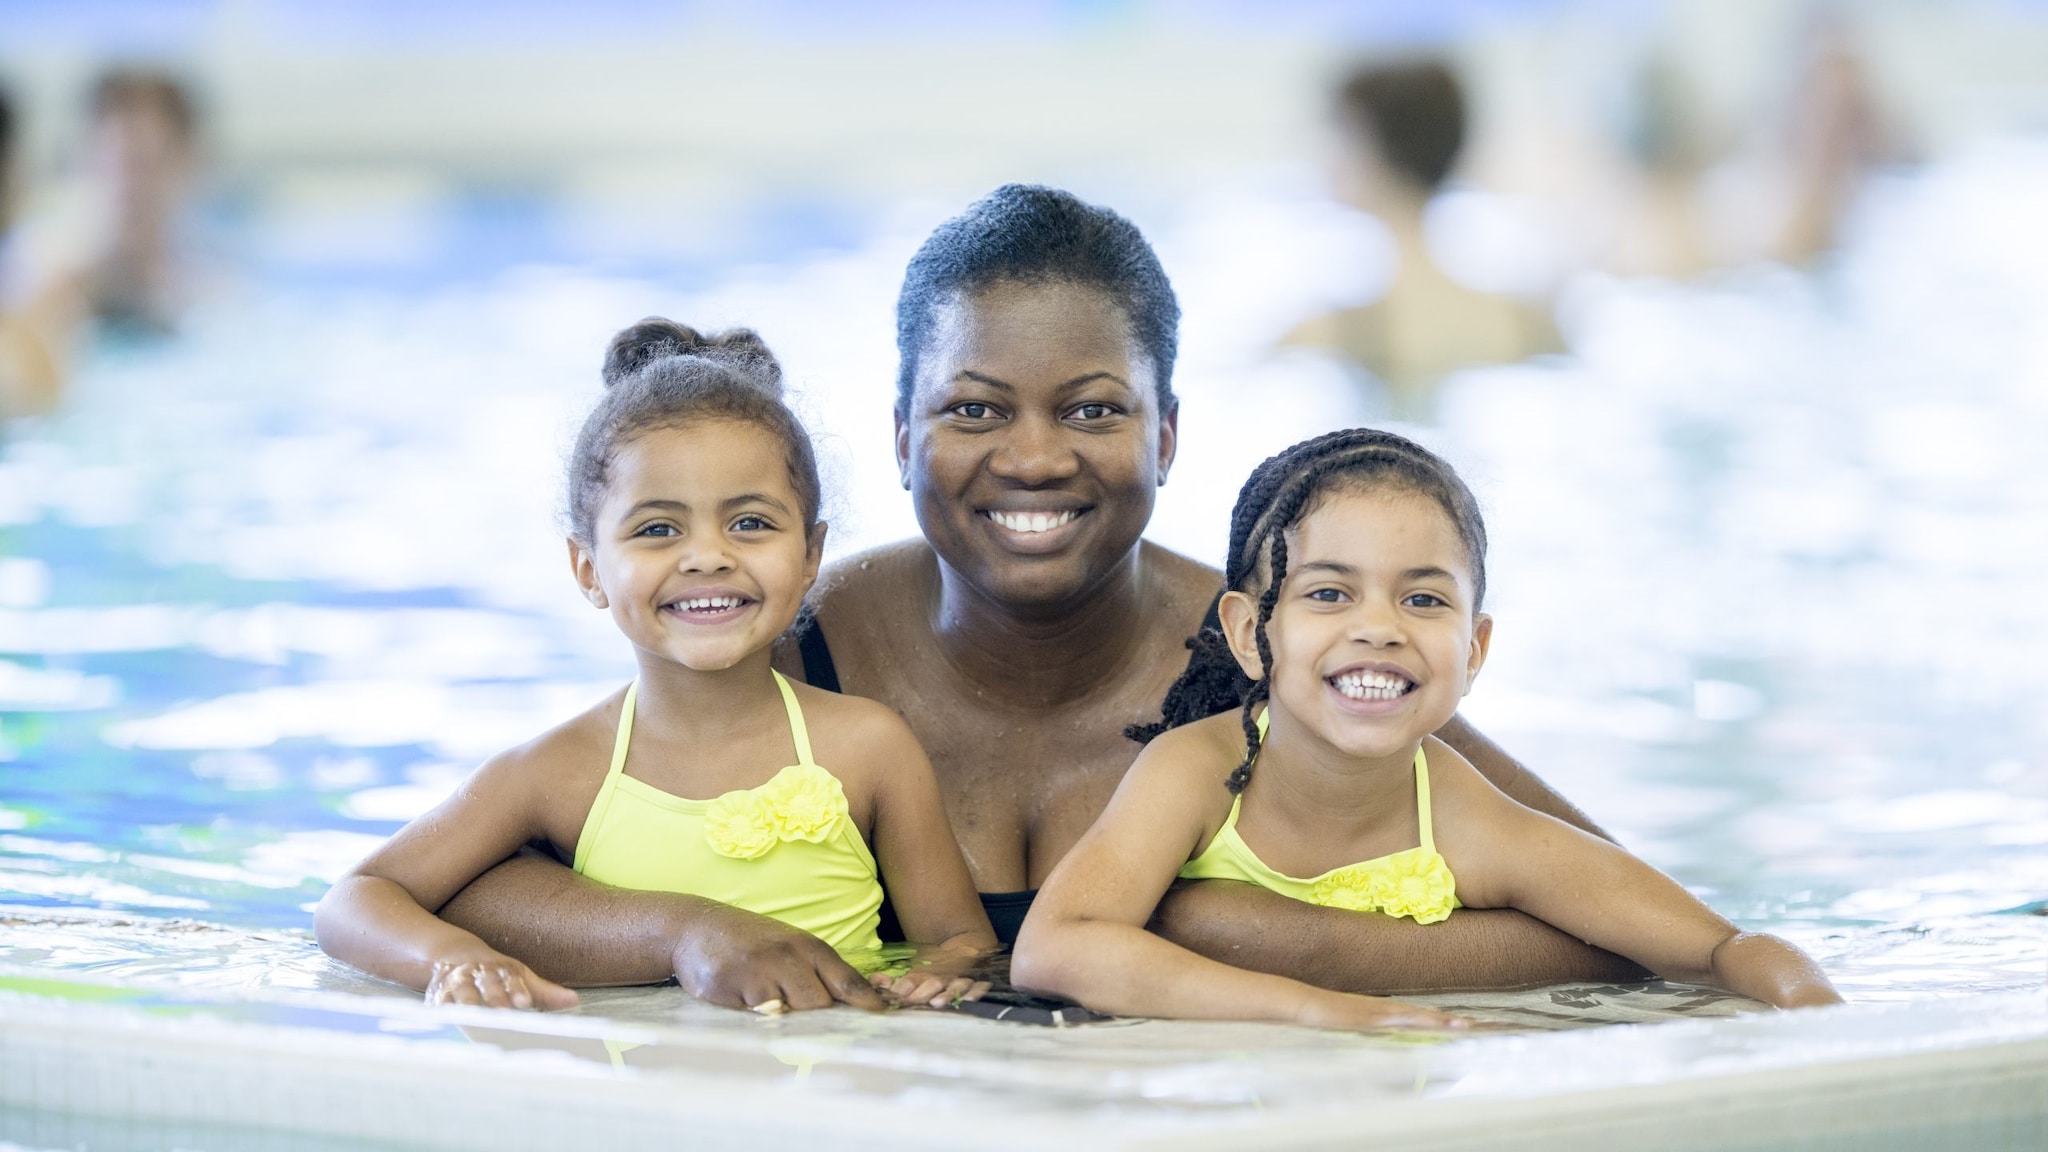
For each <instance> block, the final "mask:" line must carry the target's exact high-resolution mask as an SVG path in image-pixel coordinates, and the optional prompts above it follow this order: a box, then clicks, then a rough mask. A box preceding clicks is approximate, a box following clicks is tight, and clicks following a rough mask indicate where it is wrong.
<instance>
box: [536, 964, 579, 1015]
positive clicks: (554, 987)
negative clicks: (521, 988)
mask: <svg viewBox="0 0 2048 1152" xmlns="http://www.w3.org/2000/svg"><path fill="white" fill-rule="evenodd" d="M526 990H527V992H528V994H529V1000H530V1003H531V1005H532V1007H535V1008H538V1009H540V1010H541V1011H543V1012H559V1011H561V1010H562V1009H564V1008H574V1007H575V1006H576V1005H577V1003H578V1001H579V1000H580V999H581V998H580V997H578V996H577V995H576V992H575V990H574V989H571V988H565V987H563V986H562V985H560V984H557V983H555V982H554V981H552V980H545V979H542V978H541V977H539V976H536V975H534V974H533V973H532V972H530V971H529V972H527V973H526Z"/></svg>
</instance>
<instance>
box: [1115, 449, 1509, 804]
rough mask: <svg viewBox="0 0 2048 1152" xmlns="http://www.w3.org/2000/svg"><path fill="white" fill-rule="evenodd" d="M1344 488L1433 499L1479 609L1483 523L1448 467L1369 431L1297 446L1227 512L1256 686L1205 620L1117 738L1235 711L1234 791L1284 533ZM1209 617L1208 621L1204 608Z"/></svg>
mask: <svg viewBox="0 0 2048 1152" xmlns="http://www.w3.org/2000/svg"><path fill="white" fill-rule="evenodd" d="M1350 485H1367V486H1371V487H1374V488H1392V489H1396V490H1400V491H1407V492H1413V493H1416V494H1418V495H1422V496H1427V497H1429V498H1430V499H1432V500H1434V501H1436V502H1437V504H1438V505H1439V506H1441V507H1442V508H1443V510H1444V514H1445V515H1446V516H1448V517H1450V520H1451V525H1452V527H1453V528H1454V529H1455V530H1456V531H1457V534H1458V540H1459V542H1460V543H1461V544H1463V545H1464V547H1465V554H1466V557H1467V559H1469V560H1470V561H1471V564H1472V582H1473V588H1474V592H1473V607H1474V608H1475V609H1476V608H1477V607H1478V606H1479V604H1480V603H1481V602H1482V601H1483V600H1484V599H1485V597H1486V524H1485V522H1484V521H1483V520H1482V519H1481V518H1480V515H1479V502H1478V501H1477V500H1475V499H1474V498H1473V496H1472V490H1471V489H1469V488H1467V487H1466V486H1465V482H1464V481H1463V480H1460V479H1459V478H1458V474H1457V473H1456V472H1455V471H1453V470H1452V469H1451V466H1450V465H1449V464H1447V463H1445V462H1444V460H1443V459H1442V458H1441V457H1439V456H1437V455H1436V454H1435V453H1433V452H1431V451H1429V450H1428V449H1427V448H1424V447H1422V446H1421V445H1420V444H1417V443H1415V442H1414V441H1412V440H1409V439H1407V438H1405V437H1401V436H1396V435H1394V434H1393V433H1392V432H1381V431H1379V430H1377V429H1373V428H1351V429H1347V430H1345V431H1342V432H1331V433H1328V434H1326V435H1323V436H1318V437H1316V438H1315V439H1313V440H1307V441H1304V442H1302V443H1300V444H1296V445H1295V446H1294V447H1292V448H1289V449H1287V450H1286V451H1284V452H1282V453H1280V454H1279V455H1277V456H1273V457H1270V458H1269V459H1267V460H1266V461H1265V462H1264V463H1263V464H1260V465H1259V466H1258V467H1257V468H1255V469H1253V470H1252V474H1251V478H1250V479H1248V480H1246V481H1245V482H1244V487H1243V488H1242V489H1240V490H1239V491H1238V494H1237V506H1236V507H1235V508H1233V509H1232V510H1231V513H1230V553H1229V556H1228V557H1227V558H1226V560H1225V562H1224V563H1225V567H1224V570H1223V589H1224V591H1226V592H1246V593H1249V592H1250V591H1251V590H1252V589H1253V588H1254V587H1255V586H1258V585H1260V584H1263V588H1262V589H1261V590H1260V592H1259V600H1258V605H1259V617H1258V628H1257V631H1256V633H1255V636H1256V637H1257V644H1258V652H1259V666H1260V667H1261V668H1264V669H1265V670H1266V674H1265V675H1263V676H1261V677H1260V678H1259V679H1257V680H1253V679H1252V678H1251V677H1249V676H1247V675H1245V673H1244V670H1243V668H1241V667H1240V666H1239V665H1238V662H1237V657H1236V656H1235V655H1233V654H1232V653H1231V651H1230V644H1229V642H1228V641H1226V640H1225V639H1224V636H1223V632H1222V630H1221V629H1219V628H1216V627H1211V626H1209V625H1207V624H1206V623H1205V624H1204V626H1203V627H1202V630H1201V631H1200V632H1198V633H1196V634H1195V636H1194V637H1193V638H1191V639H1190V640H1189V641H1188V642H1187V646H1188V648H1189V650H1190V655H1189V657H1188V666H1187V668H1186V670H1185V671H1183V672H1182V673H1181V675H1180V679H1178V680H1176V681H1174V683H1173V687H1171V688H1169V689H1168V690H1167V692H1166V700H1165V701H1164V702H1163V703H1162V704H1161V705H1160V718H1159V720H1158V721H1157V722H1156V723H1152V724H1133V725H1132V726H1130V727H1129V728H1126V729H1125V730H1124V735H1126V736H1128V737H1130V738H1131V739H1133V740H1136V741H1138V742H1139V743H1141V744H1142V743H1146V742H1149V741H1150V740H1151V739H1152V738H1153V737H1155V736H1158V735H1159V734H1160V733H1162V732H1165V731H1167V730H1168V729H1172V728H1178V727H1180V726H1181V725H1183V724H1190V723H1193V722H1194V721H1196V720H1201V719H1204V718H1206V717H1209V716H1214V715H1216V714H1218V713H1220V712H1224V711H1227V710H1229V709H1231V708H1238V709H1240V711H1241V719H1242V723H1243V725H1244V739H1245V753H1244V760H1243V761H1242V762H1241V763H1239V764H1238V766H1237V768H1236V769H1235V770H1233V771H1232V772H1231V774H1230V778H1229V779H1228V780H1227V781H1226V782H1225V784H1226V786H1227V787H1228V788H1229V789H1230V790H1231V791H1232V792H1243V791H1244V787H1245V785H1246V784H1248V783H1250V782H1251V778H1252V764H1253V762H1254V761H1256V760H1257V759H1258V756H1259V745H1260V743H1261V741H1260V737H1259V727H1258V721H1257V713H1258V707H1259V705H1261V704H1263V703H1265V702H1266V700H1267V699H1268V698H1269V697H1270V696H1271V695H1272V684H1273V676H1272V669H1273V648H1272V644H1271V642H1270V641H1269V640H1268V639H1267V636H1266V627H1267V625H1268V624H1269V623H1270V622H1271V621H1272V619H1273V608H1274V605H1276V604H1278V603H1279V601H1280V585H1281V583H1282V582H1283V581H1285V580H1286V579H1287V531H1288V529H1290V528H1293V527H1294V526H1295V525H1296V524H1299V523H1300V522H1301V520H1302V518H1303V517H1305V516H1306V515H1307V514H1308V513H1309V512H1310V511H1311V510H1313V509H1314V507H1315V505H1316V503H1317V501H1318V500H1320V499H1321V498H1322V497H1323V496H1324V495H1325V494H1326V493H1328V492H1331V491H1333V490H1335V489H1337V488H1338V487H1340V486H1350ZM1218 599H1219V600H1220V599H1221V595H1220V594H1219V595H1218ZM1210 616H1211V618H1212V619H1213V618H1214V617H1215V612H1214V610H1213V609H1212V610H1211V612H1210Z"/></svg>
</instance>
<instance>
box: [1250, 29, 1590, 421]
mask: <svg viewBox="0 0 2048 1152" xmlns="http://www.w3.org/2000/svg"><path fill="white" fill-rule="evenodd" d="M1338 120H1339V127H1340V129H1341V130H1342V137H1343V141H1342V143H1343V152H1342V158H1341V160H1340V170H1339V176H1338V182H1339V186H1340V187H1339V190H1340V194H1341V195H1342V196H1343V197H1344V199H1345V200H1346V201H1347V202H1348V203H1350V204H1351V205H1353V206H1354V207H1357V208H1359V209H1362V210H1363V211H1366V212H1369V213H1371V214H1372V215H1374V216H1376V217H1378V218H1379V219H1380V221H1381V222H1382V223H1384V224H1385V225H1386V227H1387V230H1388V231H1389V232H1390V233H1391V234H1392V237H1393V241H1394V246H1395V253H1396V256H1395V259H1396V264H1395V268H1394V274H1393V278H1392V280H1391V282H1390V283H1389V284H1388V286H1387V290H1386V292H1385V294H1384V295H1382V296H1381V297H1380V298H1379V299H1377V300H1374V301H1372V302H1370V303H1367V304H1363V305H1359V306H1354V307H1349V308H1343V309H1339V310H1338V311H1335V312H1330V313H1327V314H1325V315H1321V316H1316V317H1313V318H1311V319H1309V320H1306V321H1304V322H1302V323H1301V324H1299V325H1297V326H1296V327H1295V328H1294V330H1293V331H1291V332H1289V333H1288V334H1287V336H1286V337H1285V338H1283V340H1282V343H1283V344H1284V345H1287V346H1290V347H1303V348H1310V349H1315V350H1318V351H1323V352H1327V353H1329V354H1331V355H1334V356H1336V357H1338V358H1339V359H1341V360H1342V361H1344V362H1346V363H1347V364H1349V365H1351V366H1354V367H1356V368H1359V369H1362V370H1364V371H1365V372H1367V373H1369V374H1370V375H1371V376H1372V377H1373V378H1375V379H1377V380H1378V381H1379V382H1380V383H1381V384H1382V385H1383V386H1384V387H1385V389H1386V392H1387V401H1388V405H1389V408H1390V411H1391V414H1392V415H1394V416H1396V417H1398V418H1402V419H1411V420H1412V419H1426V418H1427V417H1428V416H1429V415H1430V412H1431V410H1432V408H1433V407H1434V403H1435V390H1436V384H1437V382H1438V381H1439V380H1440V379H1442V378H1443V376H1444V375H1445V374H1447V373H1449V372H1451V371H1454V370H1456V369H1458V368H1463V367H1468V366H1472V365H1478V364H1499V363H1510V362H1514V361H1518V360H1523V359H1526V358H1527V357H1529V356H1532V355H1535V354H1538V353H1542V352H1551V351H1557V350H1559V347H1560V345H1559V342H1558V337H1557V332H1556V329H1555V327H1554V326H1553V325H1552V323H1551V320H1550V317H1549V315H1548V312H1547V310H1546V309H1545V308H1543V307H1541V306H1538V305H1534V304H1532V303H1531V302H1529V301H1525V300H1521V299H1517V298H1514V297H1509V296H1502V295H1498V294H1493V293H1487V292H1480V291H1476V290H1474V289H1472V288H1469V287H1467V286H1466V285H1464V284H1461V283H1459V282H1458V281H1457V280H1456V279H1454V278H1453V277H1452V276H1451V275H1450V274H1449V273H1447V272H1446V271H1445V270H1444V269H1443V268H1442V267H1440V266H1439V265H1438V264H1437V262H1436V260H1435V258H1434V257H1433V256H1432V255H1431V253H1430V249H1429V242H1428V234H1427V228H1426V219H1427V215H1428V210H1429V205H1430V201H1431V200H1432V199H1434V198H1435V196H1436V194H1437V193H1438V192H1439V191H1440V190H1441V189H1442V188H1443V186H1444V184H1445V182H1446V181H1447V180H1448V179H1449V178H1450V175H1451V172H1452V170H1453V169H1454V168H1455V167H1456V166H1457V162H1458V156H1459V154H1460V152H1461V151H1463V149H1464V145H1465V138H1466V135H1467V115H1466V102H1465V95H1464V91H1463V88H1462V86H1461V85H1460V84H1459V82H1458V78H1457V76H1456V75H1455V74H1454V73H1453V72H1452V71H1451V69H1450V67H1449V66H1448V65H1447V64H1445V63H1444V62H1443V61H1441V60H1435V59H1420V60H1405V61H1396V62H1388V63H1377V64H1371V65H1368V66H1366V67H1363V68H1361V69H1359V70H1358V71H1356V72H1354V73H1353V74H1352V75H1351V76H1350V77H1349V78H1348V79H1347V80H1345V81H1344V83H1343V85H1342V87H1340V88H1339V90H1338Z"/></svg>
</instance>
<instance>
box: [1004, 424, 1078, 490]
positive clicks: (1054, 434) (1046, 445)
mask: <svg viewBox="0 0 2048 1152" xmlns="http://www.w3.org/2000/svg"><path fill="white" fill-rule="evenodd" d="M1001 436H1002V440H1001V441H1000V442H999V443H998V444H997V445H996V450H995V452H994V454H993V455H991V456H990V457H989V461H988V470H989V472H990V474H991V475H994V476H998V477H1000V478H1002V479H1004V480H1010V481H1014V482H1016V483H1019V484H1026V485H1032V486H1037V485H1041V484H1050V483H1054V482H1057V481H1060V480H1065V479H1067V478H1069V477H1071V476H1073V475H1074V474H1075V473H1077V472H1079V471H1080V470H1081V458H1080V457H1079V456H1078V455H1077V454H1076V453H1075V452H1074V450H1073V448H1072V447H1071V446H1069V445H1068V444H1067V443H1066V442H1065V437H1063V436H1062V435H1061V434H1060V427H1059V421H1058V420H1057V419H1056V418H1052V417H1044V416H1024V417H1021V418H1019V419H1017V420H1015V421H1013V422H1011V424H1010V426H1009V427H1008V428H1006V429H1004V430H1003V432H1002V433H1001Z"/></svg>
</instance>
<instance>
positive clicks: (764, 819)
mask: <svg viewBox="0 0 2048 1152" xmlns="http://www.w3.org/2000/svg"><path fill="white" fill-rule="evenodd" d="M780 839H781V837H780V836H778V835H777V834H776V828H775V817H774V816H773V814H771V813H770V812H769V810H768V806H767V805H766V804H763V803H762V802H761V795H760V792H759V790H749V791H745V792H727V793H726V794H725V795H723V796H720V797H719V798H718V799H716V800H713V801H712V802H711V804H710V806H709V807H707V808H705V810H704V841H705V843H707V844H710V845H711V850H712V851H713V852H716V853H718V854H719V855H720V856H730V857H732V858H733V859H735V860H754V859H758V858H759V857H762V856H766V855H767V854H768V850H769V849H770V848H773V847H775V845H776V843H777V842H778V841H779V840H780Z"/></svg>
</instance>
